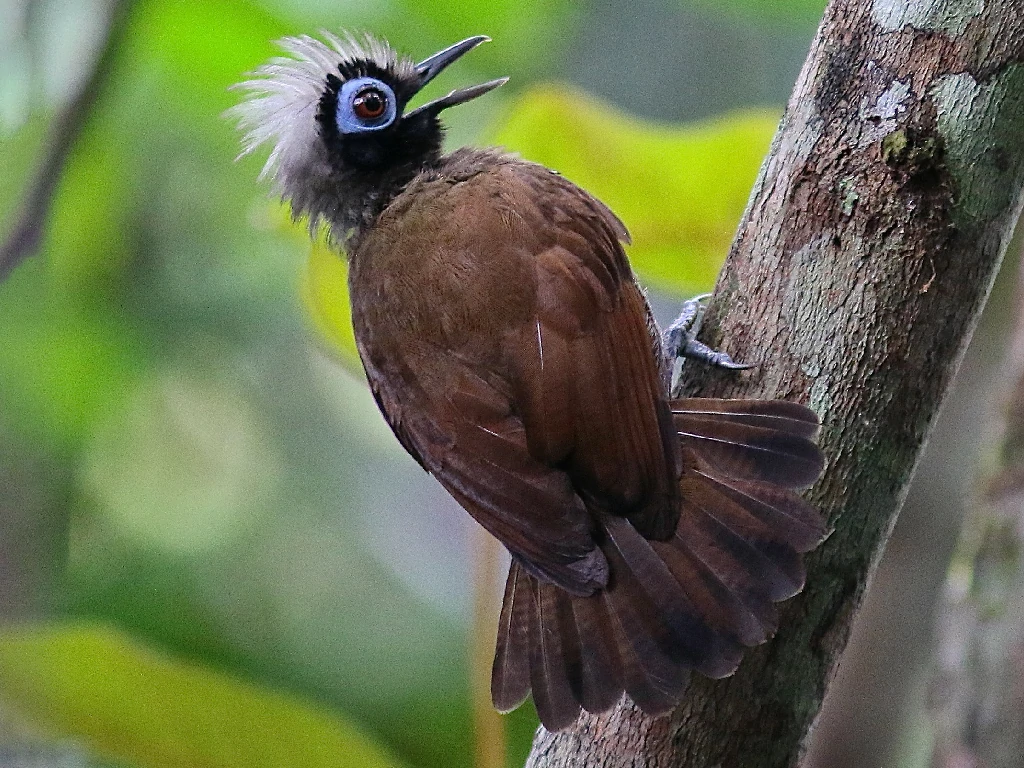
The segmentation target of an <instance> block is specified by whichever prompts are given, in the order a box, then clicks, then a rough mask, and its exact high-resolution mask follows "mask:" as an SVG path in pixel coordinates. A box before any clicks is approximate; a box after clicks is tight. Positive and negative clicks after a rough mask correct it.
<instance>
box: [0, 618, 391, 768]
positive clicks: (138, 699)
mask: <svg viewBox="0 0 1024 768" xmlns="http://www.w3.org/2000/svg"><path fill="white" fill-rule="evenodd" d="M0 690H2V691H3V695H4V700H5V704H7V705H8V706H10V707H12V708H14V709H15V710H16V711H18V712H19V714H21V715H23V716H27V717H29V718H31V719H32V720H34V721H35V722H36V723H38V724H39V725H40V726H42V727H43V728H45V729H46V730H48V731H50V732H51V733H53V734H54V735H56V736H58V737H70V738H74V739H76V740H79V741H80V742H82V743H83V744H84V745H85V746H86V747H87V748H88V749H89V750H90V751H91V752H92V753H93V754H95V755H97V756H99V757H101V758H103V759H107V760H124V761H128V762H131V763H133V764H134V765H137V766H139V767H140V768H271V767H272V766H273V767H274V768H293V766H302V767H303V768H317V767H318V766H325V767H326V766H330V768H345V767H346V766H352V768H391V767H392V766H397V765H399V763H398V762H397V761H396V760H395V759H394V758H392V757H391V756H390V755H388V754H387V753H386V752H384V751H383V750H382V749H381V748H380V747H378V746H377V745H375V744H373V743H372V742H371V741H370V740H369V739H368V738H367V737H366V736H365V735H363V734H361V733H360V732H359V731H358V730H357V729H356V728H355V727H354V726H352V725H351V724H349V723H347V722H345V721H343V720H342V719H341V718H339V717H338V716H337V715H332V714H327V713H324V712H322V711H319V710H317V709H314V708H313V707H311V706H309V705H306V704H302V703H300V702H298V701H296V700H294V699H292V698H290V697H288V696H284V695H282V694H279V693H274V692H271V691H267V690H262V689H260V688H257V687H256V686H254V685H251V684H247V683H243V682H239V681H237V680H233V679H231V678H228V677H226V676H224V675H221V674H216V673H214V672H211V671H209V670H206V669H203V668H201V667H198V666H195V665H189V664H182V663H178V662H175V661H173V660H171V659H169V658H167V657H165V656H163V655H161V654H159V653H157V652H155V651H154V650H152V649H150V648H146V647H144V646H142V645H141V644H139V643H137V642H135V641H133V640H130V639H129V638H127V637H125V636H124V635H121V634H120V633H118V632H116V631H114V630H111V629H109V628H104V627H99V626H89V625H65V626H51V627H28V628H22V629H9V630H6V631H5V632H3V633H2V634H0Z"/></svg>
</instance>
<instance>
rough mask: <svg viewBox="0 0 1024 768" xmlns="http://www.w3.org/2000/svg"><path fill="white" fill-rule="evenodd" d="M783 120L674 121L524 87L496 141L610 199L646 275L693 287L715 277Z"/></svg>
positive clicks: (761, 116) (566, 91) (745, 116)
mask: <svg viewBox="0 0 1024 768" xmlns="http://www.w3.org/2000/svg"><path fill="white" fill-rule="evenodd" d="M777 123H778V113H777V112H772V111H767V110H749V111H744V112H736V113H733V114H730V115H726V116H725V117H722V118H718V119H715V120H711V121H707V122H704V123H698V124H696V125H689V126H682V127H673V126H668V125H662V124H656V123H651V122H644V121H641V120H638V119H636V118H634V117H632V116H629V115H626V114H624V113H622V112H618V111H616V110H614V109H613V108H612V107H610V106H608V105H607V104H603V103H601V102H598V101H596V100H595V99H593V98H592V97H589V96H586V95H585V94H582V93H580V92H578V91H575V90H573V89H571V88H569V87H568V86H558V85H547V86H539V87H536V88H532V89H530V90H528V91H526V92H525V93H523V95H522V96H521V97H520V99H519V100H518V101H517V102H516V104H515V105H514V106H513V108H512V109H511V111H510V113H509V115H508V117H507V119H506V120H505V121H504V124H503V125H502V126H501V128H500V129H499V130H498V131H497V133H496V134H495V136H494V143H497V144H500V145H503V146H504V147H506V148H507V149H510V150H513V151H515V152H518V153H520V154H521V155H522V156H523V157H525V158H527V159H529V160H534V161H536V162H538V163H542V164H543V165H546V166H548V167H549V168H553V169H555V170H557V171H559V172H560V173H563V174H565V175H566V176H567V177H568V178H570V179H572V180H573V181H574V182H576V183H577V184H579V185H580V186H582V187H583V188H584V189H586V190H588V191H589V192H591V193H592V194H594V195H595V196H596V197H598V198H600V199H601V200H603V201H604V202H605V203H607V204H608V205H609V206H610V207H611V209H612V210H613V211H615V213H616V214H618V215H619V217H620V218H622V220H623V221H624V222H625V224H626V226H627V227H628V228H629V230H630V233H631V234H632V237H633V246H632V247H631V248H630V249H629V254H630V259H631V261H632V262H633V265H634V267H635V268H636V269H637V271H638V272H640V273H641V275H642V276H643V277H644V279H646V280H648V281H650V282H652V283H655V284H657V285H658V286H660V287H662V288H666V289H669V290H673V291H677V292H680V293H688V294H692V293H698V292H700V291H704V290H708V289H709V288H710V287H711V286H712V285H713V283H714V280H715V276H716V275H717V274H718V270H719V268H720V267H721V265H722V261H723V260H724V258H725V255H726V252H727V251H728V248H729V244H730V243H731V242H732V238H733V234H734V233H735V231H736V225H737V223H738V222H739V219H740V216H741V215H742V213H743V208H744V206H745V205H746V202H747V198H748V196H749V195H750V188H751V186H752V185H753V183H754V179H755V177H756V176H757V170H758V168H759V167H760V165H761V159H762V158H763V157H764V154H765V152H766V151H767V149H768V145H769V143H770V142H771V138H772V135H773V133H774V132H775V126H776V124H777Z"/></svg>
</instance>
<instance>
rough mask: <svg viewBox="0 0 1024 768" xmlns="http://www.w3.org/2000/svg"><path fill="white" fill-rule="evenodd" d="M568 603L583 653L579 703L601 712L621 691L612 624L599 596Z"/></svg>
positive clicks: (591, 710)
mask: <svg viewBox="0 0 1024 768" xmlns="http://www.w3.org/2000/svg"><path fill="white" fill-rule="evenodd" d="M571 602H572V611H573V615H574V616H575V617H576V628H577V631H578V632H579V638H580V650H581V651H582V654H583V663H582V666H581V669H580V682H579V694H580V695H579V702H580V704H581V705H582V706H583V708H584V709H585V710H587V712H604V711H605V710H606V709H608V708H609V707H611V706H612V705H613V704H614V703H615V702H616V701H618V700H619V697H620V696H621V695H622V691H623V690H624V687H623V685H624V684H623V680H622V672H621V670H622V661H621V659H620V658H619V649H618V643H617V641H616V638H615V627H614V626H613V625H612V620H611V617H610V616H609V615H608V609H607V607H606V606H605V604H604V601H603V600H602V599H601V597H600V595H593V596H591V597H583V598H579V599H576V600H572V601H571Z"/></svg>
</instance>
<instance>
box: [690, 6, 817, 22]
mask: <svg viewBox="0 0 1024 768" xmlns="http://www.w3.org/2000/svg"><path fill="white" fill-rule="evenodd" d="M685 2H688V3H690V4H692V5H696V6H704V7H707V8H714V9H715V10H718V11H720V12H723V11H724V12H726V13H735V14H738V15H741V16H745V17H749V18H751V19H755V20H759V21H763V20H769V21H772V22H776V23H787V22H788V23H801V22H804V23H810V22H817V21H818V20H819V19H821V14H822V11H824V10H825V0H685Z"/></svg>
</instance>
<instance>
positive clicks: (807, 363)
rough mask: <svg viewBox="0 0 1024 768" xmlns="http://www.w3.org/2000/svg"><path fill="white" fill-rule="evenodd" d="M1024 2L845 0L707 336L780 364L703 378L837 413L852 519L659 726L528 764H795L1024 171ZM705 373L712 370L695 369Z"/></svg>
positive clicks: (752, 767) (640, 720) (586, 734)
mask: <svg viewBox="0 0 1024 768" xmlns="http://www.w3.org/2000/svg"><path fill="white" fill-rule="evenodd" d="M1022 62H1024V0H1001V1H1000V0H918V1H917V2H901V1H899V0H875V1H874V2H871V0H834V1H833V2H832V3H830V5H829V6H828V8H827V9H826V11H825V17H824V19H823V21H822V25H821V27H820V29H819V31H818V34H817V36H816V37H815V40H814V42H813V44H812V47H811V52H810V54H809V56H808V59H807V62H806V63H805V65H804V68H803V71H802V73H801V75H800V79H799V80H798V82H797V84H796V89H795V91H794V94H793V97H792V99H791V100H790V103H789V106H788V108H787V111H786V115H785V117H784V118H783V121H782V125H781V126H780V128H779V132H778V134H777V136H776V138H775V141H774V143H773V145H772V149H771V151H770V153H769V156H768V159H767V160H766V162H765V164H764V166H763V168H762V171H761V175H760V176H759V178H758V181H757V183H756V184H755V188H754V191H753V195H752V197H751V201H750V205H749V206H748V209H747V212H746V213H745V215H744V218H743V221H742V222H741V224H740V229H739V234H738V237H737V240H736V242H735V243H734V245H733V248H732V252H731V253H730V255H729V259H728V261H727V262H726V265H725V268H724V270H723V273H722V275H721V277H720V279H719V283H718V287H717V289H716V293H715V297H714V299H713V303H712V305H711V307H710V311H709V313H708V317H707V319H706V321H705V333H704V335H703V340H704V341H706V342H709V343H711V344H713V345H715V346H719V347H723V348H725V349H726V350H727V351H729V352H730V353H731V354H732V355H733V357H734V358H736V359H740V360H747V361H753V362H758V363H761V365H760V366H759V367H758V368H757V369H755V370H754V371H753V372H752V373H750V374H747V375H745V376H741V377H737V376H730V375H728V374H718V373H707V372H704V371H700V372H698V371H695V370H694V369H693V368H692V367H691V368H690V369H689V370H688V374H690V375H689V376H688V377H687V379H686V380H685V381H684V382H683V384H684V386H683V389H684V390H685V391H686V392H687V393H691V394H693V393H699V394H704V395H715V396H745V397H750V396H772V397H783V398H788V399H794V400H799V401H804V402H807V403H809V404H810V405H811V406H812V407H813V408H815V409H816V410H817V411H818V412H819V413H820V414H821V415H822V417H823V420H824V429H823V433H822V445H823V447H824V449H825V452H826V455H827V456H828V457H829V459H830V463H829V468H828V470H827V472H826V475H825V477H824V478H823V479H822V480H821V481H820V482H819V483H818V485H817V486H816V487H815V488H814V489H813V490H812V492H811V494H810V498H811V499H812V500H813V501H814V502H815V503H818V504H820V505H821V507H822V508H823V509H824V510H826V512H827V513H828V515H829V517H830V519H831V520H832V522H833V523H834V525H835V533H834V534H833V535H832V537H831V538H830V539H829V540H828V541H827V542H826V543H825V545H824V546H823V547H822V548H821V549H820V550H819V551H818V552H817V553H815V554H814V555H813V556H812V557H810V558H809V561H808V579H807V588H806V590H805V592H804V593H803V594H802V595H801V596H800V597H798V598H796V599H794V600H793V601H791V602H790V603H788V604H786V605H785V606H784V610H783V611H782V617H783V618H782V629H781V630H780V631H779V633H778V635H777V636H776V638H775V639H774V640H773V641H772V642H770V643H769V644H767V645H766V646H763V647H761V648H758V649H756V650H754V651H752V652H750V653H749V654H748V656H747V658H746V659H745V660H744V663H743V664H742V665H741V667H740V669H739V671H738V672H737V673H736V674H735V675H734V676H733V677H731V678H729V679H727V680H722V681H710V680H705V679H695V681H694V683H693V684H692V686H691V689H690V692H689V694H688V696H687V698H686V700H685V701H684V703H683V705H682V706H681V707H680V708H679V709H678V710H677V711H676V712H674V713H673V714H672V715H670V716H668V717H665V718H661V719H658V720H651V719H648V718H646V717H644V716H643V715H642V714H641V713H640V712H639V711H638V710H636V709H635V708H634V707H633V706H632V705H631V704H628V703H625V704H621V705H620V706H619V707H618V708H616V709H615V710H613V711H612V712H611V713H608V714H607V715H603V716H600V717H585V718H584V719H582V720H581V721H579V722H578V723H577V724H576V726H574V727H573V728H572V729H570V730H568V731H566V732H563V733H561V734H555V735H552V734H549V733H546V732H544V731H543V730H541V731H540V732H539V733H538V735H537V738H536V740H535V742H534V748H533V752H532V753H531V755H530V757H529V759H528V761H527V765H528V766H531V767H533V768H540V767H541V766H602V767H604V768H610V767H612V766H664V767H665V768H668V766H685V767H691V766H692V767H693V768H698V767H699V768H709V767H710V766H721V768H761V767H762V766H763V767H765V768H767V767H769V766H791V765H794V764H795V763H796V762H797V761H798V759H799V756H800V749H801V745H802V743H803V740H804V737H805V735H806V733H807V731H808V729H809V727H810V725H811V724H812V722H813V719H814V717H815V714H816V713H817V711H818V708H819V706H820V703H821V700H822V696H823V694H824V690H825V686H826V684H827V682H828V680H829V678H830V677H831V674H832V672H833V670H834V667H835V664H836V662H837V660H838V657H839V653H840V652H841V651H842V648H843V646H844V645H845V643H846V639H847V635H848V632H849V628H850V623H851V620H852V618H853V615H854V613H855V612H856V609H857V607H858V605H859V603H860V599H861V595H862V594H863V591H864V588H865V585H866V583H867V580H868V578H869V576H870V574H871V571H872V569H873V566H874V564H875V563H876V562H877V559H878V556H879V554H880V552H881V549H882V546H883V544H884V542H885V539H886V537H887V536H888V533H889V531H890V530H891V528H892V525H893V522H894V521H895V518H896V514H897V512H898V510H899V507H900V504H901V502H902V500H903V497H904V494H905V492H906V487H907V484H908V481H909V479H910V476H911V473H912V471H913V467H914V464H915V461H916V459H917V456H918V454H919V452H920V450H921V447H922V445H923V443H924V440H925V437H926V435H927V433H928V430H929V427H930V425H931V423H932V420H933V419H934V416H935V413H936V411H937V409H938V407H939V405H940V403H941V401H942V397H943V395H944V394H945V392H946V389H947V387H948V385H949V382H950V380H951V378H952V375H953V373H954V371H955V370H956V367H957V364H958V362H959V360H960V357H961V355H962V352H963V350H964V348H965V346H966V343H967V341H968V339H969V338H970V335H971V332H972V330H973V328H974V325H975V322H976V320H977V317H978V314H979V313H980V310H981V307H982V305H983V304H984V301H985V298H986V297H987V295H988V292H989V289H990V287H991V284H992V280H993V277H994V275H995V273H996V270H997V268H998V265H999V261H1000V259H1001V257H1002V254H1003V251H1004V249H1005V247H1006V243H1007V240H1008V239H1009V236H1010V233H1011V230H1012V226H1013V223H1014V221H1015V220H1016V218H1017V216H1018V214H1019V210H1020V202H1021V186H1022V182H1024V63H1022ZM698 379H699V381H698Z"/></svg>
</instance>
